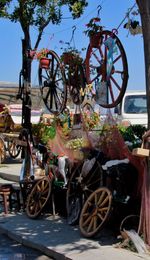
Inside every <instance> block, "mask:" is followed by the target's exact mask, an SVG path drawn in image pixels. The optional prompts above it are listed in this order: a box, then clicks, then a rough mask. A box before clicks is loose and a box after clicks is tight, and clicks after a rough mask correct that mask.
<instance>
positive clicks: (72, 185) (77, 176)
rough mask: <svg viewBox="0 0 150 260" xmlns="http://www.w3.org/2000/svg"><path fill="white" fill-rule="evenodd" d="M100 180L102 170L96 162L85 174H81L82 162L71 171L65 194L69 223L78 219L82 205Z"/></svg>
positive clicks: (99, 183)
mask: <svg viewBox="0 0 150 260" xmlns="http://www.w3.org/2000/svg"><path fill="white" fill-rule="evenodd" d="M101 181H102V170H101V167H100V165H99V163H98V162H96V163H95V165H94V166H93V167H92V169H91V170H90V172H89V173H88V174H87V175H85V174H84V175H83V174H82V164H80V165H79V166H77V168H76V169H75V170H74V171H73V173H72V175H71V177H70V179H69V183H68V189H67V194H66V207H67V219H68V224H69V225H75V224H77V223H78V221H79V216H80V213H81V209H82V206H83V204H84V202H85V201H86V199H87V198H88V197H89V196H90V194H91V193H92V192H93V191H95V190H96V189H98V188H99V187H100V185H101Z"/></svg>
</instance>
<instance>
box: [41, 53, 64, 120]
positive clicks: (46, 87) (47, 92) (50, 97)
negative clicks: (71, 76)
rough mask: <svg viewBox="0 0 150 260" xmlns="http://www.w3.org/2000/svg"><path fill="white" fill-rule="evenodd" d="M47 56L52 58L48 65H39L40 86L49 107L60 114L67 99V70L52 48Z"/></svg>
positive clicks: (45, 102) (52, 111)
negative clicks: (65, 70)
mask: <svg viewBox="0 0 150 260" xmlns="http://www.w3.org/2000/svg"><path fill="white" fill-rule="evenodd" d="M47 58H48V59H49V60H50V63H49V66H48V67H42V66H41V65H39V71H38V74H39V86H40V90H41V94H42V98H43V101H44V104H45V106H46V107H47V109H48V110H49V111H50V112H51V113H53V114H55V115H59V114H60V113H61V112H62V111H63V110H64V108H65V106H66V100H67V86H66V79H65V72H64V69H63V66H62V64H61V62H60V58H59V57H58V55H57V54H56V53H55V52H54V51H51V50H50V51H49V52H48V53H47Z"/></svg>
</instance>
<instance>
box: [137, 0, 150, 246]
mask: <svg viewBox="0 0 150 260" xmlns="http://www.w3.org/2000/svg"><path fill="white" fill-rule="evenodd" d="M136 2H137V4H138V6H139V11H140V15H141V22H142V30H143V41H144V56H145V78H146V94H147V108H148V129H150V1H149V0H137V1H136ZM135 76H136V75H135ZM148 148H150V147H148ZM143 179H144V181H143V189H142V200H141V213H140V225H139V231H140V232H141V233H143V235H144V240H145V242H146V243H147V244H148V245H149V246H150V158H149V157H148V159H147V160H146V162H145V172H144V178H143Z"/></svg>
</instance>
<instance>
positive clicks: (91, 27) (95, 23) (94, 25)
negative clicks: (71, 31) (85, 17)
mask: <svg viewBox="0 0 150 260" xmlns="http://www.w3.org/2000/svg"><path fill="white" fill-rule="evenodd" d="M99 22H100V18H99V17H95V18H92V19H91V20H90V21H89V23H87V24H86V27H87V30H85V31H84V33H85V34H86V35H87V36H88V37H90V36H92V35H94V34H97V33H99V32H101V31H102V29H103V27H102V26H100V25H99Z"/></svg>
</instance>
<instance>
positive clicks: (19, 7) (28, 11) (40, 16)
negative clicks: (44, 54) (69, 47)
mask: <svg viewBox="0 0 150 260" xmlns="http://www.w3.org/2000/svg"><path fill="white" fill-rule="evenodd" d="M64 5H66V6H68V7H69V10H70V12H71V13H72V16H73V18H74V19H75V18H78V17H80V16H81V15H82V13H83V11H84V8H85V7H86V6H87V1H86V0H17V1H14V0H2V1H1V3H0V17H1V18H6V19H9V20H10V21H12V22H15V23H16V22H19V23H20V25H21V28H22V31H23V34H24V39H23V40H22V68H23V70H22V72H21V73H22V75H23V77H24V80H25V81H24V82H26V83H25V85H24V93H22V90H20V91H19V95H18V98H21V99H22V103H23V108H22V125H23V126H24V127H26V128H27V129H29V130H30V129H31V124H30V121H31V98H30V89H31V87H30V86H31V59H28V58H27V53H28V51H29V50H31V49H34V50H36V49H37V48H38V45H39V42H40V40H41V37H42V34H43V31H44V29H45V28H46V27H47V25H48V24H49V23H50V22H51V23H52V24H59V23H60V22H61V19H62V6H64ZM32 26H35V27H36V28H37V31H38V35H37V40H36V42H35V45H34V47H32V43H31V35H30V28H31V27H32Z"/></svg>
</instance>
